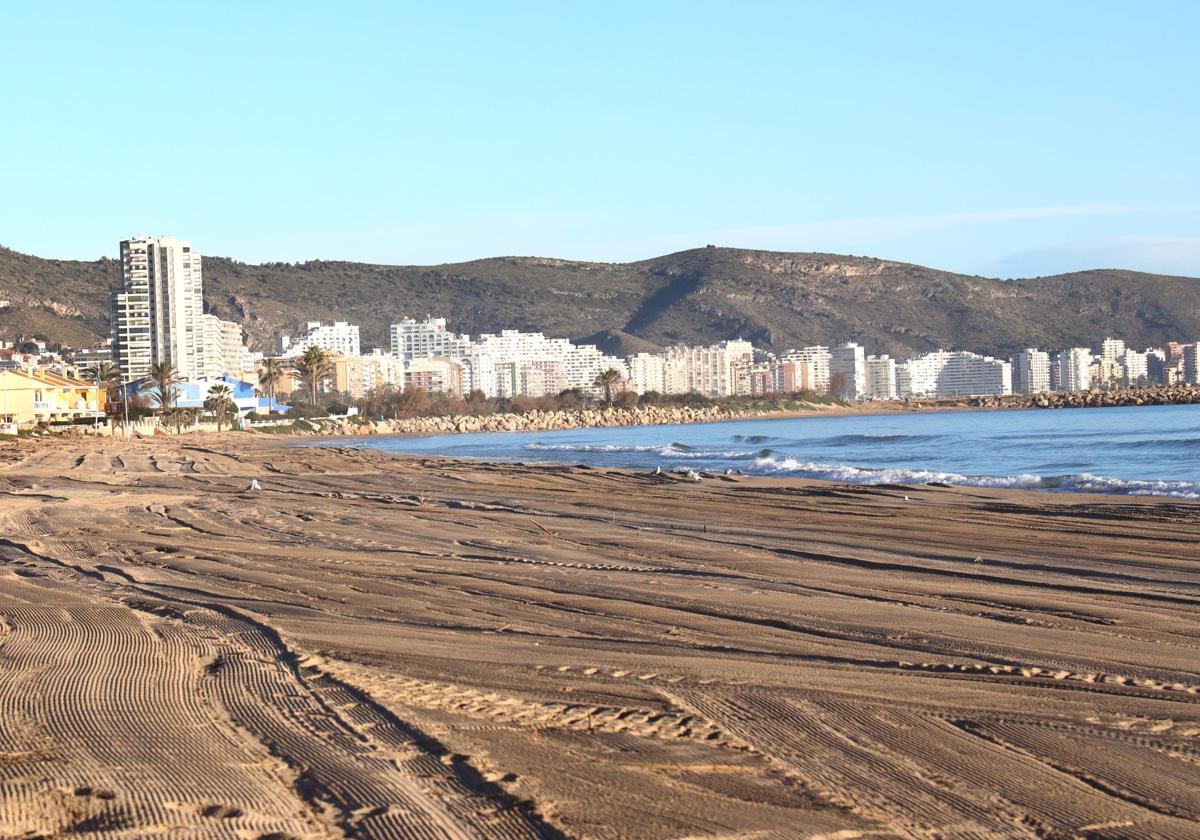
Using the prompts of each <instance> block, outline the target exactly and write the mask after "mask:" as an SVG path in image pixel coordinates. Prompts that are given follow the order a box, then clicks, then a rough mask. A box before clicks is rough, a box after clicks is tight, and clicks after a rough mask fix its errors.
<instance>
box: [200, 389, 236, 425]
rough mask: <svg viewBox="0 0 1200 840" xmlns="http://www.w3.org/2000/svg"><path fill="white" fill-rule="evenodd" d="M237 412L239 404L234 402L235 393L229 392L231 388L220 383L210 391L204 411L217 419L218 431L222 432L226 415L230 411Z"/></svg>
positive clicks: (205, 401)
mask: <svg viewBox="0 0 1200 840" xmlns="http://www.w3.org/2000/svg"><path fill="white" fill-rule="evenodd" d="M230 409H233V410H234V411H237V404H236V403H235V402H234V401H233V392H232V391H230V390H229V386H228V385H226V384H225V383H224V382H218V383H217V384H215V385H213V386H212V387H211V388H209V389H208V396H207V397H206V398H205V400H204V410H205V411H208V412H211V413H212V414H213V415H214V416H215V417H216V418H217V431H218V432H219V431H221V426H222V424H224V422H225V415H226V414H228V413H229V410H230Z"/></svg>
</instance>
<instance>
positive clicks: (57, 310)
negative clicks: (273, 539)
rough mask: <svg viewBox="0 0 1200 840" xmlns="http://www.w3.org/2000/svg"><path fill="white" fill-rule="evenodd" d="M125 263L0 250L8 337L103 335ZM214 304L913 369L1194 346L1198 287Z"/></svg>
mask: <svg viewBox="0 0 1200 840" xmlns="http://www.w3.org/2000/svg"><path fill="white" fill-rule="evenodd" d="M118 276H119V266H118V264H117V262H116V261H115V260H111V259H101V260H97V261H95V262H77V261H65V260H47V259H41V258H38V257H33V256H28V255H24V254H19V253H16V252H14V251H10V250H7V249H3V248H0V300H8V301H10V304H9V306H8V307H6V308H3V309H0V336H4V337H7V338H10V339H11V338H12V337H14V336H15V335H17V334H25V335H31V334H36V335H43V336H45V337H47V338H49V339H50V340H52V341H55V342H63V343H67V344H72V345H79V344H86V343H89V342H91V341H95V340H96V339H97V338H98V337H99V336H101V335H104V334H106V332H107V317H108V305H107V294H108V291H109V289H110V288H112V287H113V286H115V285H116V283H117V280H118ZM204 280H205V305H206V308H207V309H208V310H209V311H211V312H214V313H215V314H217V315H219V316H221V317H222V318H226V319H229V320H236V321H239V322H241V323H242V324H243V326H244V327H245V328H246V330H247V333H248V335H249V336H250V338H251V340H252V342H253V344H254V346H256V347H258V348H263V349H269V348H270V347H271V346H272V343H273V337H274V335H275V334H277V333H279V332H295V331H296V330H297V328H299V327H300V326H302V325H303V323H304V322H305V321H308V320H316V319H318V318H321V319H324V320H330V319H337V320H348V321H351V322H352V323H357V324H360V325H361V326H362V330H363V344H364V346H386V345H387V328H388V325H389V324H390V323H392V322H393V321H395V320H398V319H399V318H401V317H404V316H412V317H418V318H420V317H424V316H425V315H426V314H436V315H443V316H445V317H446V319H447V320H448V321H449V322H450V325H451V327H452V328H453V329H455V330H456V331H459V332H470V333H472V334H475V333H479V332H491V331H495V330H498V329H502V328H515V329H523V330H542V331H543V332H545V333H547V334H549V335H554V336H566V337H570V338H576V339H579V338H584V337H587V338H589V340H592V341H595V342H597V343H599V344H601V345H603V346H605V347H607V348H611V349H618V350H621V351H628V350H631V349H633V350H637V349H652V348H654V347H661V346H664V345H668V344H672V343H675V342H686V343H701V342H710V341H717V340H720V339H725V338H736V337H739V336H740V337H743V338H747V339H750V340H751V341H753V342H754V343H755V344H756V345H758V346H762V347H766V348H772V349H775V350H786V349H788V348H789V347H794V346H800V345H803V344H813V343H826V344H828V343H836V342H839V341H845V340H848V339H854V340H857V341H859V342H860V343H862V344H864V345H866V346H867V347H868V349H869V350H871V351H872V352H876V351H878V352H887V353H891V354H892V355H896V356H907V355H911V354H913V353H916V352H922V351H927V350H931V349H935V348H937V347H946V348H954V347H961V348H967V349H973V350H979V351H983V352H989V353H1001V354H1007V353H1010V352H1012V351H1014V350H1016V349H1019V348H1021V347H1025V346H1030V345H1034V346H1041V347H1063V346H1071V345H1078V344H1085V345H1086V344H1092V343H1094V342H1095V341H1097V340H1098V339H1100V338H1102V337H1103V336H1105V335H1114V336H1120V337H1124V338H1126V339H1127V340H1128V341H1129V342H1130V343H1131V344H1132V345H1134V346H1137V347H1142V346H1149V345H1159V344H1163V343H1164V342H1166V341H1168V340H1194V339H1196V338H1200V280H1198V279H1196V278H1188V277H1169V276H1163V275H1156V274H1145V273H1140V272H1134V271H1123V270H1108V269H1104V270H1095V271H1084V272H1078V273H1074V274H1062V275H1055V276H1050V277H1037V278H1030V279H1020V280H997V279H990V278H984V277H971V276H966V275H961V274H954V273H951V272H945V271H938V270H936V269H932V268H926V267H923V266H919V265H911V264H907V263H900V262H893V261H889V260H882V259H875V258H870V257H853V256H839V255H835V254H817V253H778V252H771V251H752V250H743V249H734V248H713V247H708V248H698V249H694V250H690V251H682V252H680V253H677V254H669V255H667V256H663V257H657V258H654V259H650V260H643V261H640V262H633V263H590V262H573V261H569V260H559V259H548V258H539V257H495V258H491V259H484V260H475V261H472V262H465V263H456V264H446V265H438V266H389V265H372V264H366V263H351V262H327V261H313V262H307V263H299V264H290V263H266V264H262V265H249V264H246V263H240V262H237V261H235V260H231V259H227V258H224V257H207V256H206V257H205V263H204Z"/></svg>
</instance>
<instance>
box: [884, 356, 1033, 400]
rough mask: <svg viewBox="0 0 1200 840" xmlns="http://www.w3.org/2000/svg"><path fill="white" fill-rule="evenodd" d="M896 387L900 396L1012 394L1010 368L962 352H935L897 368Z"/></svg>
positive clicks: (1003, 362) (994, 361) (995, 361)
mask: <svg viewBox="0 0 1200 840" xmlns="http://www.w3.org/2000/svg"><path fill="white" fill-rule="evenodd" d="M901 368H902V370H901ZM896 385H897V391H898V395H899V396H902V397H905V396H919V397H975V396H991V395H1000V394H1011V393H1012V365H1011V364H1010V363H1008V362H1005V361H1001V360H999V359H993V358H992V357H991V356H981V355H979V354H978V353H969V352H966V351H964V350H954V351H949V352H948V351H946V350H936V351H934V352H933V353H926V354H925V355H924V356H919V357H917V358H915V359H909V360H908V361H907V362H905V363H904V364H903V365H902V366H901V365H897V370H896Z"/></svg>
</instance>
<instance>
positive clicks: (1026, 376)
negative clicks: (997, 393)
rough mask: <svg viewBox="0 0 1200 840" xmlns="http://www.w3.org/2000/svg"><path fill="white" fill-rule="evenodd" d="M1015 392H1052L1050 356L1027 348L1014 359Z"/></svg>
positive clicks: (1032, 348)
mask: <svg viewBox="0 0 1200 840" xmlns="http://www.w3.org/2000/svg"><path fill="white" fill-rule="evenodd" d="M1012 378H1013V383H1012V384H1013V391H1014V392H1015V393H1018V394H1040V393H1042V392H1044V391H1049V390H1050V354H1049V353H1046V352H1044V351H1042V350H1038V349H1036V348H1034V347H1027V348H1025V349H1024V350H1022V351H1021V352H1020V353H1017V354H1016V355H1015V356H1013V358H1012Z"/></svg>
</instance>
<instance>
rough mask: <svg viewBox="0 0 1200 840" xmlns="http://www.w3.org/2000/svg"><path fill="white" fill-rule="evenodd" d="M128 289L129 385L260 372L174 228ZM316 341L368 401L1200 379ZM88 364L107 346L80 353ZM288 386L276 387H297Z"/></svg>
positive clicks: (1119, 343)
mask: <svg viewBox="0 0 1200 840" xmlns="http://www.w3.org/2000/svg"><path fill="white" fill-rule="evenodd" d="M119 247H120V254H121V278H120V285H119V286H118V287H117V288H116V289H113V290H111V292H110V304H111V312H112V321H111V332H110V339H109V347H108V353H109V354H110V355H111V358H112V360H113V361H114V362H116V363H117V365H118V366H119V367H120V369H121V371H122V376H123V379H124V380H125V381H126V382H127V383H128V382H132V381H136V380H139V379H142V378H145V377H146V376H147V374H148V373H149V369H150V365H151V364H153V363H154V362H161V361H169V362H171V363H172V364H173V365H174V367H175V369H176V371H177V373H178V374H179V376H180V378H181V379H183V380H184V381H211V380H216V379H219V378H221V377H223V376H229V377H232V378H234V379H240V380H246V381H251V380H254V379H255V378H256V376H257V369H258V367H259V365H260V364H261V360H262V358H263V355H262V354H254V353H251V352H250V351H249V350H248V349H247V348H246V346H245V343H244V336H243V331H242V328H241V325H240V324H237V323H235V322H230V321H224V320H222V319H220V318H218V317H217V316H216V315H213V314H211V313H205V312H204V311H203V308H204V307H203V272H202V257H201V255H200V253H199V252H198V251H197V250H196V249H195V248H193V246H192V244H191V243H190V242H187V241H185V240H181V239H178V238H176V237H173V236H158V237H152V236H141V237H131V238H129V239H125V240H122V241H121V242H120V246H119ZM309 347H321V348H323V349H325V350H326V351H327V352H328V353H329V354H330V359H331V369H332V372H331V375H330V377H328V380H327V382H326V383H325V385H326V388H327V389H328V390H330V391H339V392H345V393H347V394H349V395H350V396H351V397H361V396H364V395H365V394H366V393H367V392H369V391H371V390H372V389H377V388H382V387H394V388H400V389H403V388H416V389H420V390H426V391H443V392H450V393H455V394H458V395H460V396H465V395H466V394H469V393H471V392H482V393H483V394H484V395H485V396H486V397H489V398H511V397H516V396H531V397H540V396H545V395H555V394H558V393H560V392H562V391H564V390H570V389H577V390H580V391H583V392H585V393H588V394H590V395H592V396H597V395H598V394H599V391H600V389H599V388H598V387H597V386H596V385H595V384H594V383H595V379H596V376H597V374H598V373H600V372H601V371H604V370H608V369H614V370H616V371H617V372H618V374H619V376H620V380H619V382H618V385H617V389H616V390H617V391H624V390H628V391H633V392H635V393H638V394H644V393H648V392H660V393H664V394H686V393H697V394H701V395H703V396H706V397H713V398H719V397H726V396H759V395H764V394H770V393H793V392H798V391H814V392H817V393H828V394H832V395H834V396H838V397H841V398H844V399H849V400H886V399H897V398H905V397H967V396H989V395H1003V394H1009V393H1038V392H1041V391H1082V390H1088V389H1089V388H1092V387H1115V386H1117V385H1136V384H1148V383H1152V382H1163V383H1168V384H1170V383H1172V382H1175V381H1184V382H1196V381H1198V377H1200V342H1194V343H1192V344H1181V343H1176V342H1172V343H1170V344H1169V345H1168V346H1167V347H1165V348H1148V349H1146V350H1144V351H1136V350H1134V349H1132V348H1130V347H1128V346H1127V345H1126V342H1125V341H1123V340H1121V339H1118V338H1104V339H1103V340H1102V341H1101V342H1100V343H1099V345H1097V349H1096V351H1095V352H1093V351H1092V349H1091V348H1088V347H1070V348H1064V349H1061V350H1057V351H1047V350H1041V349H1038V348H1033V347H1030V348H1025V349H1023V350H1022V351H1020V352H1018V353H1015V354H1013V356H1012V358H1011V359H1010V360H1004V359H997V358H993V357H991V356H985V355H981V354H978V353H974V352H971V351H967V350H942V349H939V350H934V351H932V352H928V353H924V354H920V355H917V356H914V357H912V358H908V359H903V360H902V359H895V358H892V357H890V356H888V355H886V354H881V355H874V354H869V353H868V350H867V348H865V347H864V346H862V345H860V344H858V343H856V342H854V341H848V342H844V343H842V344H839V345H835V346H832V347H827V346H823V345H812V346H806V347H801V348H796V349H792V350H789V351H787V352H785V353H780V354H773V353H768V352H766V351H763V350H761V349H756V348H754V347H753V345H752V344H751V343H750V342H748V341H745V340H742V339H734V340H726V341H721V342H717V343H713V344H710V345H696V346H688V345H675V346H670V347H666V348H664V349H662V350H661V351H658V352H653V353H647V352H640V353H636V354H633V355H631V356H628V357H626V358H620V357H617V356H613V355H609V354H606V353H604V352H603V351H601V350H600V349H599V348H598V347H596V346H594V345H589V344H576V343H574V342H572V341H570V340H568V339H565V338H553V337H547V336H546V335H544V334H542V333H540V332H523V331H520V330H501V331H499V332H497V333H484V334H482V335H479V336H478V337H476V338H472V337H471V336H469V335H466V334H459V333H455V332H453V331H452V330H451V329H450V328H449V327H448V325H447V320H446V318H444V317H434V316H428V317H426V318H425V319H423V320H417V319H414V318H408V317H406V318H402V319H400V320H398V321H397V322H396V323H393V324H392V326H391V328H390V330H389V347H388V348H386V349H374V350H371V351H370V352H367V353H363V352H362V344H361V338H360V328H359V326H358V325H356V324H351V323H348V322H346V321H333V322H331V323H326V322H324V321H319V320H313V321H309V322H308V323H307V324H306V327H305V329H304V331H303V332H302V333H300V334H298V335H296V336H295V337H292V336H289V335H280V336H278V337H277V345H276V349H275V353H274V354H273V355H274V356H275V357H276V358H280V359H282V360H284V361H285V362H286V361H287V360H289V359H294V358H295V357H298V356H300V355H302V354H303V353H304V352H305V350H306V349H308V348H309ZM79 355H80V358H81V359H84V358H86V359H90V360H91V361H92V362H93V363H94V362H95V361H99V360H101V359H102V358H103V355H104V353H103V350H102V349H100V348H97V349H95V350H91V351H86V350H85V351H81V352H80V354H79ZM289 385H290V382H289V383H285V384H284V385H283V386H282V387H281V388H280V393H281V394H286V393H287V392H288V390H289Z"/></svg>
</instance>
